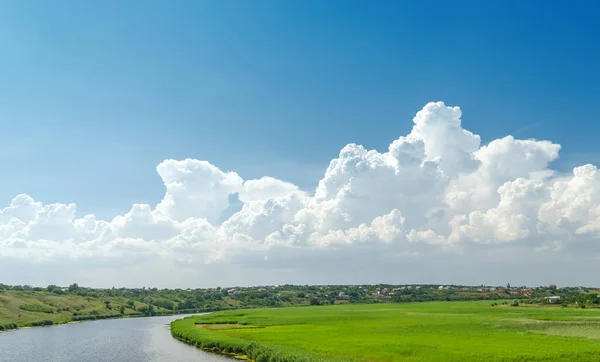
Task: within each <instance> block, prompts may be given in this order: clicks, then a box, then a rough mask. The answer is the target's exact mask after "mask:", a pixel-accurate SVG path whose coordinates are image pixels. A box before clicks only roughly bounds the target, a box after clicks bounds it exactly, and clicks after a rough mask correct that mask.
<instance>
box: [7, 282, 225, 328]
mask: <svg viewBox="0 0 600 362" xmlns="http://www.w3.org/2000/svg"><path fill="white" fill-rule="evenodd" d="M106 293H107V294H108V292H106ZM160 305H165V306H166V305H167V304H166V302H164V301H163V300H160V299H155V298H149V297H145V298H143V301H138V300H135V299H134V298H133V297H130V298H127V297H122V296H114V295H112V296H110V295H106V296H95V295H94V296H92V295H86V296H83V295H77V294H62V295H57V294H55V293H51V292H43V291H0V332H3V331H9V330H14V329H19V328H25V327H45V326H53V325H60V324H65V323H72V322H82V321H93V320H103V319H119V318H133V317H152V316H170V315H180V314H181V315H183V314H192V313H207V312H212V311H215V310H229V309H233V308H234V307H232V306H229V305H223V306H222V307H221V306H216V307H213V308H188V309H180V308H178V309H175V310H174V309H167V308H164V307H161V306H160Z"/></svg>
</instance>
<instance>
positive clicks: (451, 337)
mask: <svg viewBox="0 0 600 362" xmlns="http://www.w3.org/2000/svg"><path fill="white" fill-rule="evenodd" d="M171 330H172V334H173V336H174V337H176V338H178V339H181V340H183V341H185V342H188V343H191V344H195V345H197V346H199V347H202V348H204V349H208V350H213V351H215V352H229V353H232V354H234V353H237V354H238V355H242V354H243V355H246V356H248V357H250V358H251V359H254V360H256V361H257V362H262V361H319V360H334V361H343V360H346V361H600V310H598V309H576V308H561V307H538V306H519V307H511V306H503V305H498V306H493V307H492V306H490V302H489V301H487V302H427V303H407V304H369V305H335V306H333V305H332V306H322V307H297V308H280V309H254V310H238V311H229V312H217V313H213V314H209V315H204V316H197V317H188V318H184V319H181V320H178V321H175V322H173V323H172V326H171Z"/></svg>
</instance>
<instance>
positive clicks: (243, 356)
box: [171, 330, 255, 362]
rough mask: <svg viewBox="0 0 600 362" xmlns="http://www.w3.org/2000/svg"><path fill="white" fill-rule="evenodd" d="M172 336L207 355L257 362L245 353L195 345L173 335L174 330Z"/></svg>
mask: <svg viewBox="0 0 600 362" xmlns="http://www.w3.org/2000/svg"><path fill="white" fill-rule="evenodd" d="M171 336H172V337H173V338H175V339H176V340H178V341H179V342H181V343H183V344H186V345H188V346H190V347H194V348H197V349H199V350H201V351H203V352H206V353H212V354H216V355H219V356H223V357H227V358H230V359H232V360H238V361H248V362H255V361H254V360H253V359H251V358H250V357H249V356H248V355H246V354H243V353H235V352H225V350H223V348H220V347H218V346H215V347H212V348H209V347H203V346H202V345H201V344H197V343H193V342H192V341H187V340H185V339H183V338H181V337H179V336H176V335H175V334H173V331H172V330H171Z"/></svg>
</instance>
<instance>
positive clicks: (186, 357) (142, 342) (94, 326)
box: [0, 316, 231, 362]
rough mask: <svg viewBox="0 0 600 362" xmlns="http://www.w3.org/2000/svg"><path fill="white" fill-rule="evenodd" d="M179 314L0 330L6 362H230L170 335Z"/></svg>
mask: <svg viewBox="0 0 600 362" xmlns="http://www.w3.org/2000/svg"><path fill="white" fill-rule="evenodd" d="M179 318H182V316H168V317H151V318H127V319H113V320H103V321H93V322H83V323H77V324H63V325H59V326H52V327H44V328H29V329H22V330H18V331H10V332H3V333H0V361H2V362H4V361H6V362H34V361H35V362H59V361H60V362H63V361H69V362H100V361H107V362H108V361H110V362H121V361H122V362H158V361H167V362H191V361H202V362H225V361H227V362H231V360H230V359H226V358H224V357H220V356H217V355H213V354H210V353H206V352H203V351H201V350H199V349H196V348H194V347H190V346H188V345H186V344H184V343H181V342H179V341H177V340H176V339H174V338H173V337H171V332H170V330H169V323H171V321H173V320H175V319H179Z"/></svg>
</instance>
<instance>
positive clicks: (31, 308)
mask: <svg viewBox="0 0 600 362" xmlns="http://www.w3.org/2000/svg"><path fill="white" fill-rule="evenodd" d="M19 309H22V310H26V311H28V312H42V313H54V308H51V307H47V306H45V305H41V304H21V305H20V306H19Z"/></svg>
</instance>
